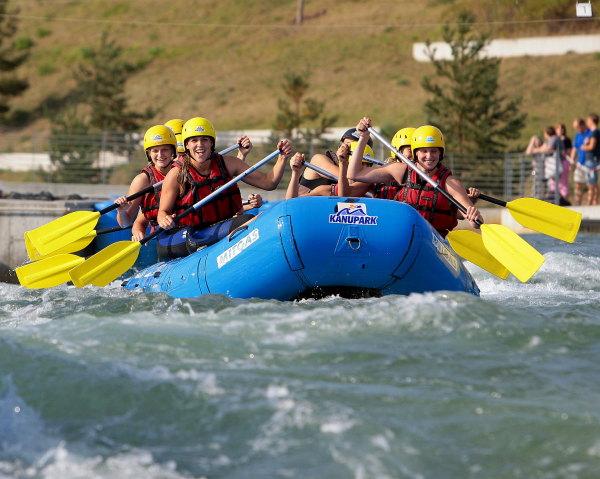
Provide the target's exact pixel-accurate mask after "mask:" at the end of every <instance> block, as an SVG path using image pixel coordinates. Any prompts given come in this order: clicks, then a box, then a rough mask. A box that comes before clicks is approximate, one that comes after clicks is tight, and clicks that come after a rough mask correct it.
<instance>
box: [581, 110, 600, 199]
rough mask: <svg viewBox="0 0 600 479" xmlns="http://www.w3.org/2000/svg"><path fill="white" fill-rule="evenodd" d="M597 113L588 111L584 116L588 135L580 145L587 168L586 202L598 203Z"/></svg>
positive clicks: (599, 147)
mask: <svg viewBox="0 0 600 479" xmlns="http://www.w3.org/2000/svg"><path fill="white" fill-rule="evenodd" d="M598 120H599V118H598V115H596V114H595V113H590V114H589V115H588V117H587V118H586V121H585V123H586V125H587V127H588V128H589V129H590V136H589V137H588V138H587V139H586V140H585V143H584V145H583V146H582V147H581V149H582V150H583V151H585V165H584V166H585V167H586V168H587V169H588V178H587V184H588V203H589V204H590V205H597V204H598V169H599V168H600V130H599V129H598Z"/></svg>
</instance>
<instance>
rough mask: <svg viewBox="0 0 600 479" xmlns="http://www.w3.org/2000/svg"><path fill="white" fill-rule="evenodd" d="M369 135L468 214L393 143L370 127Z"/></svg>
mask: <svg viewBox="0 0 600 479" xmlns="http://www.w3.org/2000/svg"><path fill="white" fill-rule="evenodd" d="M369 133H371V135H373V136H374V137H375V138H377V139H378V140H379V141H380V142H381V143H383V144H384V145H385V146H387V147H388V148H389V149H390V150H392V151H393V152H394V153H395V154H396V156H398V158H400V159H401V160H402V162H403V163H404V164H405V165H406V166H408V167H409V168H410V169H411V170H413V171H414V172H415V173H416V174H417V175H419V176H420V177H421V178H423V179H424V180H425V181H426V182H427V183H429V184H430V185H431V186H433V188H434V189H435V190H436V191H437V192H438V193H441V194H442V195H444V196H445V197H446V199H447V200H448V201H450V202H451V203H452V204H453V205H454V206H456V207H457V208H458V211H460V212H461V213H462V214H466V213H467V209H466V208H465V207H464V206H463V205H461V204H460V203H459V202H458V201H456V200H455V199H454V197H453V196H452V195H451V194H450V193H448V192H447V191H446V190H444V189H442V188H440V184H439V183H438V182H437V181H435V180H434V179H433V178H431V177H430V176H428V175H427V173H425V172H424V171H421V170H420V169H419V168H417V165H415V164H414V163H413V162H412V161H410V160H409V159H408V158H407V157H406V156H404V155H403V154H402V153H400V152H399V151H398V150H397V149H396V148H394V147H393V146H392V145H391V143H390V142H389V141H387V140H386V139H385V138H384V137H383V136H381V135H380V134H379V133H377V131H376V130H375V128H373V127H369ZM475 224H476V225H477V226H481V224H482V223H481V221H479V220H475Z"/></svg>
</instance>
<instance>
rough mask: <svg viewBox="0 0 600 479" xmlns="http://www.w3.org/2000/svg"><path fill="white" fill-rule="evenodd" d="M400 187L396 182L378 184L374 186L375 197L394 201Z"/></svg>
mask: <svg viewBox="0 0 600 479" xmlns="http://www.w3.org/2000/svg"><path fill="white" fill-rule="evenodd" d="M399 190H400V185H399V184H398V183H396V182H395V181H392V182H390V183H377V184H375V185H373V189H372V191H373V197H375V198H381V199H383V200H393V199H395V198H396V195H397V194H398V191H399Z"/></svg>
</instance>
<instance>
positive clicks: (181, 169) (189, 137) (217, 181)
mask: <svg viewBox="0 0 600 479" xmlns="http://www.w3.org/2000/svg"><path fill="white" fill-rule="evenodd" d="M181 134H182V140H183V145H184V148H185V153H184V156H183V157H182V158H179V159H178V160H177V161H176V162H175V164H174V166H173V168H172V169H171V171H169V173H168V174H167V176H166V177H165V181H164V183H163V189H162V195H161V199H160V205H159V211H158V224H159V225H160V226H161V227H162V228H163V229H165V230H171V231H167V232H165V233H164V234H161V235H160V236H159V238H158V244H159V254H161V255H162V256H164V255H168V256H170V257H176V256H184V255H187V254H189V253H191V252H192V251H194V250H195V249H198V247H201V246H205V245H208V244H212V243H214V242H216V241H218V240H219V239H221V238H223V237H224V236H226V235H227V234H229V233H230V232H231V231H232V230H234V229H235V228H237V227H238V226H241V225H242V224H243V223H245V222H247V221H249V220H250V219H252V218H253V216H252V215H239V216H237V217H236V218H234V217H235V216H236V215H238V214H239V213H240V211H241V210H242V198H241V194H240V190H239V188H238V187H237V185H234V186H232V187H230V188H229V189H228V190H227V191H225V192H223V193H222V194H221V195H219V196H218V197H217V198H215V199H214V200H213V201H211V202H209V203H207V204H206V205H204V206H203V207H201V208H200V209H199V210H197V211H194V212H193V213H191V214H189V215H187V216H185V217H183V218H181V219H180V221H179V223H178V224H175V221H174V219H173V218H174V217H175V216H176V215H178V214H179V213H181V212H183V211H184V210H186V209H187V208H189V207H190V206H192V205H193V204H194V203H196V202H198V201H199V200H201V199H202V198H204V197H206V196H208V195H209V194H210V193H211V192H213V191H215V190H216V189H217V188H218V187H220V186H222V185H224V184H225V183H227V182H228V181H229V180H231V179H232V178H233V177H234V176H237V175H238V174H240V173H242V172H243V171H245V170H247V169H248V168H249V165H247V164H246V163H244V162H243V161H242V160H240V159H239V158H236V157H233V156H221V155H219V154H218V153H216V152H215V143H216V132H215V128H214V126H213V124H212V123H211V122H210V121H209V120H208V119H206V118H202V117H196V118H192V119H190V120H188V121H186V122H185V124H184V125H183V129H182V133H181ZM277 148H278V149H279V151H280V155H279V157H278V158H277V161H276V163H275V165H274V166H273V169H272V170H271V172H269V173H267V174H265V173H262V172H260V171H254V172H252V173H251V174H249V175H248V176H246V177H245V178H244V179H243V180H242V181H244V182H245V183H248V184H249V185H252V186H255V187H257V188H260V189H263V190H269V191H271V190H274V189H275V188H276V187H277V185H278V184H279V182H280V181H281V178H282V176H283V173H284V171H285V159H286V157H287V156H288V155H289V154H290V153H291V150H292V145H291V143H290V141H289V140H287V139H282V140H280V141H279V142H278V144H277Z"/></svg>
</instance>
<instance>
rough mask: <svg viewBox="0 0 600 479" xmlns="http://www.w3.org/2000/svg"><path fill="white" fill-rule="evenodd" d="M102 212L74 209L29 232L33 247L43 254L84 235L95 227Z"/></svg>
mask: <svg viewBox="0 0 600 479" xmlns="http://www.w3.org/2000/svg"><path fill="white" fill-rule="evenodd" d="M99 217H100V213H98V212H97V211H74V212H73V213H69V214H68V215H65V216H61V217H60V218H56V219H55V220H52V221H50V222H49V223H46V224H45V225H42V226H39V227H37V228H35V229H33V230H30V231H28V232H27V235H28V236H29V240H30V241H31V244H32V245H33V247H34V248H35V249H36V250H37V251H38V253H40V254H41V255H43V256H46V255H48V254H50V253H53V252H54V251H57V250H59V249H60V248H62V247H63V246H66V245H68V244H69V243H73V242H74V241H76V240H78V239H79V238H82V237H84V236H85V235H87V234H88V233H89V232H90V231H92V230H93V229H94V227H95V226H96V223H97V222H98V218H99Z"/></svg>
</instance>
